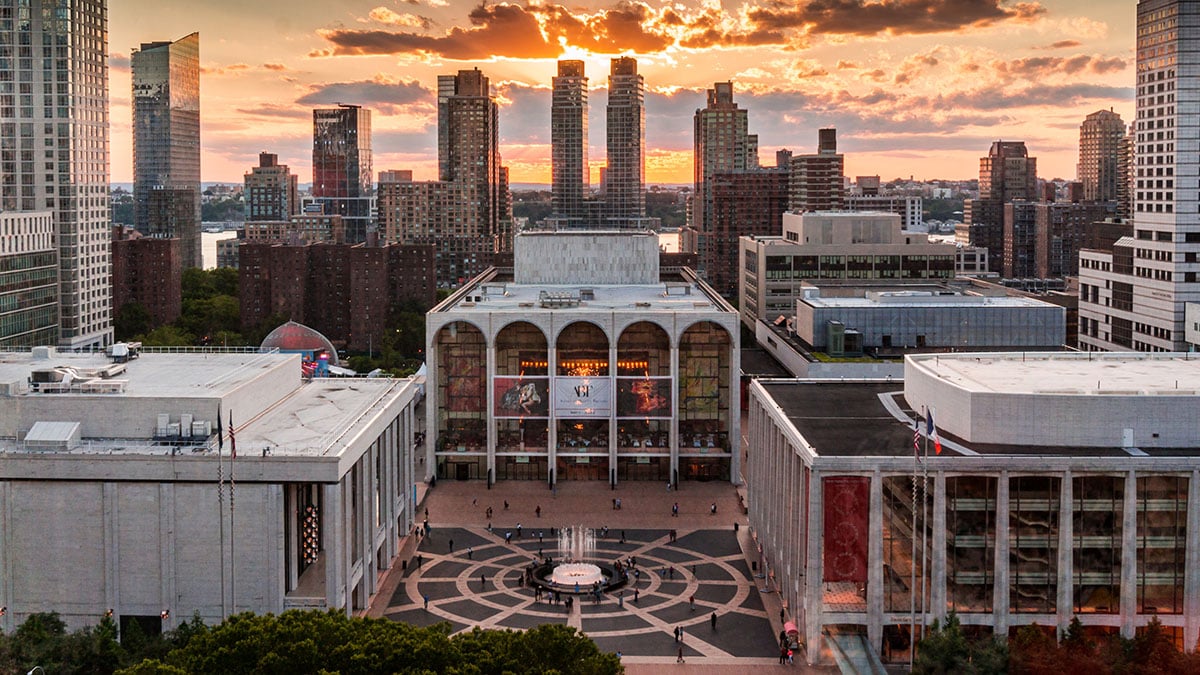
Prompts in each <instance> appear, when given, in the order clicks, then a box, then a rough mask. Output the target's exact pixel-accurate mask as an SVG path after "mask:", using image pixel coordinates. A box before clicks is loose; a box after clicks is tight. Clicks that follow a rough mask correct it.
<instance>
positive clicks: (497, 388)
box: [492, 377, 550, 418]
mask: <svg viewBox="0 0 1200 675" xmlns="http://www.w3.org/2000/svg"><path fill="white" fill-rule="evenodd" d="M492 404H493V416H495V417H498V418H501V417H549V416H550V379H549V378H546V377H494V378H492Z"/></svg>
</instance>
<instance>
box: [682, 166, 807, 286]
mask: <svg viewBox="0 0 1200 675" xmlns="http://www.w3.org/2000/svg"><path fill="white" fill-rule="evenodd" d="M788 178H789V177H788V172H787V170H786V169H760V170H757V171H745V172H741V173H718V174H713V175H712V176H711V177H710V178H709V180H708V190H709V194H710V196H711V201H710V204H709V216H710V225H711V228H712V229H711V230H710V232H709V233H708V235H707V240H708V245H707V247H708V248H707V252H706V253H702V254H700V256H699V257H700V259H701V260H703V261H706V262H704V263H703V265H702V267H703V269H704V270H705V271H704V272H703V273H702V275H701V276H703V277H704V279H705V281H706V282H708V285H709V286H712V288H713V290H715V291H716V292H718V293H720V294H721V295H722V296H724V297H726V298H736V297H737V292H738V277H739V274H738V268H737V262H738V240H739V239H741V238H742V237H748V236H751V235H754V236H758V235H765V236H770V235H771V234H773V233H775V232H780V231H782V229H783V214H784V213H785V212H786V211H787V203H788ZM685 234H686V231H685Z"/></svg>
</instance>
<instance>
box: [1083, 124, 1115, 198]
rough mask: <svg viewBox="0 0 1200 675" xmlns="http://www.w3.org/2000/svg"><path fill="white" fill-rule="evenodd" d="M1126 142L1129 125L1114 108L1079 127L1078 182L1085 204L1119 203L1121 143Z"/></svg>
mask: <svg viewBox="0 0 1200 675" xmlns="http://www.w3.org/2000/svg"><path fill="white" fill-rule="evenodd" d="M1124 138H1125V121H1124V120H1122V119H1121V116H1120V115H1118V114H1117V113H1115V112H1113V110H1112V109H1111V108H1110V109H1109V110H1098V111H1096V112H1094V113H1092V114H1090V115H1088V116H1087V117H1086V118H1084V120H1083V124H1081V125H1079V167H1078V170H1077V172H1076V178H1077V179H1078V180H1079V181H1080V182H1081V183H1083V199H1084V200H1085V201H1089V202H1115V201H1117V193H1118V187H1119V186H1120V184H1121V173H1120V171H1119V165H1120V156H1121V141H1122V139H1124Z"/></svg>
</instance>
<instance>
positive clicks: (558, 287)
mask: <svg viewBox="0 0 1200 675" xmlns="http://www.w3.org/2000/svg"><path fill="white" fill-rule="evenodd" d="M583 291H590V292H591V299H587V300H581V301H580V302H579V303H578V304H565V305H559V306H547V307H543V306H542V293H543V292H544V293H545V294H546V295H547V296H548V297H559V298H580V296H581V292H583ZM475 298H478V300H475ZM564 310H567V311H571V312H578V313H587V312H603V313H608V312H612V311H614V310H622V311H631V310H638V311H648V312H698V311H699V312H724V311H726V310H725V309H724V308H723V307H722V306H720V305H718V304H717V303H716V302H714V301H713V299H712V298H711V297H709V295H708V294H707V293H706V292H705V291H704V290H703V289H702V288H701V287H700V285H699V284H696V283H691V282H686V281H670V282H663V283H658V284H644V285H643V284H639V285H634V284H631V285H603V284H518V283H514V282H511V281H510V282H482V283H479V284H477V285H475V286H472V287H470V288H468V289H467V291H466V293H465V294H464V295H463V296H461V297H460V298H459V299H458V301H457V302H455V303H453V304H451V305H447V306H445V307H443V308H441V309H440V310H439V311H441V312H449V311H455V312H470V311H480V312H514V313H525V312H539V311H546V312H551V311H564Z"/></svg>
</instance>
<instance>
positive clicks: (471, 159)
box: [438, 68, 512, 253]
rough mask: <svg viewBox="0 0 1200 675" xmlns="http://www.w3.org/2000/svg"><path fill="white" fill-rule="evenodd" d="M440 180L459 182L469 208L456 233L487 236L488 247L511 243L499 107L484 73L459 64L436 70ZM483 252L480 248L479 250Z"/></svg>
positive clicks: (496, 248)
mask: <svg viewBox="0 0 1200 675" xmlns="http://www.w3.org/2000/svg"><path fill="white" fill-rule="evenodd" d="M438 150H439V152H440V154H439V156H438V165H439V167H440V169H441V175H440V176H439V177H438V178H439V180H441V181H443V182H447V183H459V184H461V185H463V186H464V189H466V190H467V191H468V194H470V195H471V197H470V199H469V200H468V205H469V206H470V207H473V209H474V211H473V212H472V213H471V214H470V218H469V219H468V220H467V221H466V222H465V223H463V224H461V225H459V227H458V230H459V232H458V234H461V235H465V236H468V237H479V238H490V239H491V241H492V244H491V246H490V247H488V251H492V252H494V251H508V250H511V247H512V210H511V202H510V198H509V195H508V172H507V170H505V169H504V167H502V166H501V165H500V113H499V108H498V106H497V105H496V99H495V97H494V96H492V92H491V86H490V85H489V83H488V78H487V77H486V76H485V75H484V74H483V73H482V72H480V71H479V69H477V68H476V69H473V70H460V71H458V74H456V75H439V76H438ZM479 252H480V253H484V252H485V251H479Z"/></svg>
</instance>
